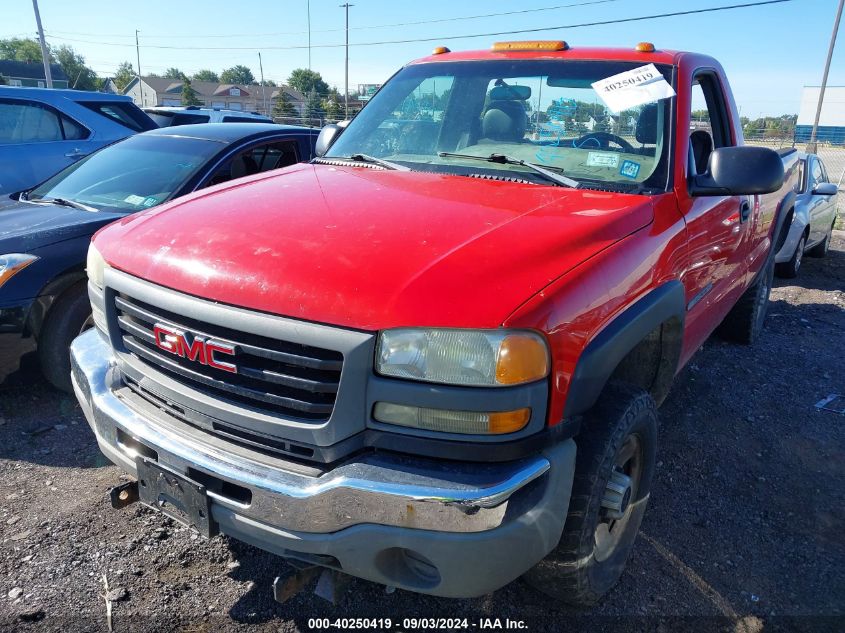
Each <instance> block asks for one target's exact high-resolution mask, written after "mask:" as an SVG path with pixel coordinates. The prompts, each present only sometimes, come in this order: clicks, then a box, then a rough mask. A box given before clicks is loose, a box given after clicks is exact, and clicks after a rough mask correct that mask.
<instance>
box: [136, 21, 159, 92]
mask: <svg viewBox="0 0 845 633" xmlns="http://www.w3.org/2000/svg"><path fill="white" fill-rule="evenodd" d="M135 57H136V58H137V60H138V90H140V91H141V107H142V108H143V107H144V106H145V105H146V104H145V103H144V82H143V81H141V47H140V46H138V29H135ZM154 105H155V104H154Z"/></svg>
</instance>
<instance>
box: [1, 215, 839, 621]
mask: <svg viewBox="0 0 845 633" xmlns="http://www.w3.org/2000/svg"><path fill="white" fill-rule="evenodd" d="M833 248H834V250H833V251H832V252H831V254H830V256H829V258H828V259H825V260H815V259H809V258H808V259H806V260H805V264H804V268H803V269H802V271H801V274H800V276H799V278H798V279H797V280H794V281H790V282H784V281H780V282H779V283H778V284H777V288H776V289H775V290H774V292H773V295H772V304H771V306H770V313H769V319H768V321H767V328H766V332H765V335H764V337H763V339H762V341H761V343H760V344H758V345H757V346H755V347H752V348H745V347H737V346H734V345H730V344H726V343H723V342H721V341H719V340H717V339H712V340H710V341H709V342H708V343H707V344H706V345H705V346H704V348H703V349H702V350H701V351H700V352H699V353H698V354H697V355H696V356H695V357H694V358H693V360H692V363H691V364H690V365H689V366H688V367H687V368H686V369H685V370H684V372H683V373H682V374H681V375H680V376H679V377H678V379H677V382H676V385H675V388H674V390H673V392H672V394H671V396H670V397H669V399H668V400H667V401H666V402H665V404H664V406H663V407H662V409H661V436H660V442H661V444H660V448H659V455H658V459H659V460H660V463H659V464H658V466H659V468H658V472H657V475H656V481H655V483H654V485H653V494H652V499H651V503H650V506H649V510H648V512H647V513H646V518H645V520H644V522H643V527H642V533H641V535H640V538H639V539H638V541H637V542H636V544H635V547H634V551H633V554H632V556H631V560H630V561H629V563H628V567H627V571H626V572H625V574H624V576H623V577H622V580H621V582H620V583H619V584H618V586H617V587H616V588H615V589H614V590H613V591H612V592H611V593H610V594H609V595H608V596H607V597H606V598H605V600H604V601H603V602H602V603H601V604H600V605H599V606H598V607H596V608H594V609H592V610H587V611H576V610H572V609H568V608H565V607H563V606H558V605H554V604H549V602H547V601H546V600H545V599H544V598H543V597H542V596H541V595H539V594H538V593H536V592H535V591H533V590H532V589H531V588H530V587H528V586H527V585H526V584H525V583H523V582H521V581H516V582H514V583H512V584H511V585H509V586H508V587H505V588H504V589H501V590H500V591H497V592H496V593H495V594H492V595H489V596H485V597H483V598H479V599H474V600H462V601H453V600H445V599H436V598H431V597H426V596H419V595H415V594H412V593H407V592H403V591H395V592H394V593H390V594H388V593H387V592H386V591H385V588H384V587H382V586H378V585H375V584H372V583H368V582H365V581H360V580H355V579H353V580H351V582H350V584H349V589H348V591H347V592H346V593H345V594H343V596H342V598H341V600H340V602H339V604H338V605H337V606H332V605H331V604H330V603H328V602H326V601H324V600H322V599H321V598H318V597H316V596H315V595H313V593H312V592H311V591H310V589H309V590H306V591H304V592H303V593H301V594H299V595H298V596H296V597H295V598H293V599H292V600H291V601H289V602H288V603H287V604H285V605H278V604H276V603H275V602H274V601H273V599H272V592H271V583H272V580H273V578H274V577H275V576H278V575H282V576H285V575H289V574H290V573H292V572H291V568H290V567H289V566H288V565H287V564H286V563H284V562H283V561H282V560H281V559H278V558H275V557H273V556H271V555H269V554H264V553H262V552H260V551H258V550H256V549H253V548H251V547H249V546H246V545H243V544H240V543H238V542H235V541H231V540H228V539H226V538H225V537H219V538H215V539H213V540H211V541H206V540H203V539H201V538H198V537H197V536H196V535H195V534H193V533H192V532H191V531H190V530H187V529H185V528H182V527H181V526H178V525H176V524H173V523H171V522H170V521H168V520H167V519H165V518H163V517H161V516H160V515H158V514H157V513H154V512H152V511H150V510H147V509H145V508H143V507H141V506H139V505H138V504H136V505H134V506H131V507H130V508H127V509H124V510H119V511H118V510H112V509H111V508H110V506H109V504H108V500H107V491H108V489H109V488H111V487H112V486H114V485H116V484H118V483H120V482H121V481H122V480H123V477H122V475H121V473H120V472H119V470H118V469H117V468H115V467H114V466H112V465H110V464H108V463H106V461H105V459H104V458H103V457H102V456H101V455H100V453H99V451H98V450H97V448H96V445H95V443H94V439H93V436H92V434H91V432H90V430H89V429H88V426H87V424H86V423H85V421H84V419H83V416H82V414H81V412H80V410H79V407H78V406H77V404H76V402H75V400H74V399H73V398H72V397H69V396H64V395H58V394H57V393H56V392H55V391H53V390H51V389H50V388H49V387H47V386H46V384H45V383H44V382H43V381H42V380H41V379H40V378H39V377H38V373H37V367H35V363H34V361H33V360H32V359H31V358H27V359H26V360H25V362H24V363H23V365H22V368H21V370H20V371H19V372H18V373H17V374H15V375H14V376H12V377H10V378H9V379H8V380H7V381H6V383H5V385H3V386H2V387H0V416H2V418H0V629H3V630H22V631H64V630H74V631H75V630H90V631H105V630H107V624H106V601H105V600H104V598H103V594H104V584H103V578H104V576H105V577H106V578H107V579H108V584H109V588H110V590H111V592H110V597H111V605H112V613H113V623H114V630H115V631H128V630H144V631H171V630H172V631H184V632H186V633H188V632H200V631H218V630H226V631H234V630H246V629H249V630H254V631H299V630H303V631H306V630H314V629H310V628H309V625H308V619H309V618H312V617H332V618H333V617H361V616H368V617H375V616H379V617H389V618H392V619H393V621H394V622H400V623H401V620H402V618H405V617H413V616H434V617H466V618H469V623H470V628H476V629H478V628H483V627H481V626H480V625H483V624H484V621H483V618H492V619H494V618H499V619H501V628H505V626H506V625H505V622H504V619H505V618H510V619H511V620H521V621H523V622H524V626H525V628H526V629H527V630H536V631H544V630H557V629H563V630H587V629H590V630H608V629H613V630H624V631H644V630H655V631H669V630H690V629H695V630H702V629H704V630H713V631H733V632H737V631H739V632H745V633H757V632H758V631H763V630H765V631H777V630H783V631H793V630H807V631H816V630H830V631H842V630H845V541H843V536H842V535H843V532H844V531H845V530H844V529H845V515H843V508H845V487H843V486H842V482H843V476H845V469H843V464H845V417H843V416H841V415H837V414H834V413H826V412H820V411H817V410H816V409H815V408H814V406H813V405H814V404H815V403H816V402H817V401H819V400H820V399H822V398H823V397H825V396H827V395H828V394H831V393H836V392H839V393H845V361H843V358H845V335H843V333H844V332H845V232H841V231H837V235H836V238H835V240H834V244H833ZM494 623H495V622H494ZM473 624H475V625H476V626H473ZM394 630H398V628H397V627H395V626H394Z"/></svg>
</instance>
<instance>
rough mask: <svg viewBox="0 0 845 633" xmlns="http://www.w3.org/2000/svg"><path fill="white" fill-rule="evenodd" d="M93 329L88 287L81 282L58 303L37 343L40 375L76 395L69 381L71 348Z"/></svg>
mask: <svg viewBox="0 0 845 633" xmlns="http://www.w3.org/2000/svg"><path fill="white" fill-rule="evenodd" d="M93 325H94V321H93V318H92V316H91V303H90V302H89V300H88V292H87V287H86V285H85V283H84V282H80V283H78V284H76V285H75V286H73V287H71V288H70V289H69V290H67V291H65V293H64V294H63V295H62V296H61V297H59V298H58V299H57V300H56V303H54V304H53V307H52V308H51V309H50V312H49V313H48V314H47V320H46V322H45V323H44V327H43V329H42V330H41V336H40V337H39V339H38V358H39V360H40V361H41V372H42V373H43V374H44V377H45V378H46V379H47V380H48V381H49V382H50V383H51V384H52V385H53V386H54V387H56V388H57V389H61V390H62V391H67V392H68V393H70V392H72V391H73V385H72V384H71V381H70V344H71V342H72V341H73V339H75V338H76V337H77V336H79V335H80V334H82V332H84V331H85V330H87V329H88V328H90V327H92V326H93Z"/></svg>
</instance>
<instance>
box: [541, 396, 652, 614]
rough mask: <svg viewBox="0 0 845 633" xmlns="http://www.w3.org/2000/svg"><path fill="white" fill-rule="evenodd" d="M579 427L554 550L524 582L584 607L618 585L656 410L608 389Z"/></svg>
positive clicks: (642, 502) (645, 476)
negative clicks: (563, 521) (567, 498)
mask: <svg viewBox="0 0 845 633" xmlns="http://www.w3.org/2000/svg"><path fill="white" fill-rule="evenodd" d="M582 428H583V431H581V433H580V435H579V436H578V438H577V444H578V452H577V455H576V458H575V481H574V482H573V485H572V496H571V498H570V501H569V514H568V516H567V518H566V524H565V525H564V528H563V534H562V536H561V539H560V543H559V544H558V546H557V547H556V548H555V549H554V550H553V551H552V552H551V553H550V554H549V555H548V556H547V557H546V558H545V559H543V560H542V561H540V562H539V563H538V564H537V565H536V566H535V567H534V568H533V569H531V570H529V571H528V573H527V574H526V575H525V579H526V580H527V581H528V583H529V584H531V585H532V586H533V587H534V588H536V589H537V590H539V591H541V592H543V593H545V594H546V595H548V596H550V597H552V598H554V599H555V600H559V601H562V602H565V603H567V604H571V605H575V606H582V607H584V606H590V605H593V604H595V603H596V602H597V601H598V600H599V599H600V598H601V597H602V596H603V595H604V594H605V593H607V592H608V591H609V590H610V589H611V588H612V587H613V585H615V584H616V582H617V581H618V580H619V577H620V576H621V575H622V571H623V569H624V567H625V562H626V561H627V560H628V555H629V554H630V552H631V548H632V546H633V544H634V539H635V538H636V536H637V532H638V531H639V528H640V523H641V522H642V519H643V514H644V513H645V508H646V504H647V503H648V498H649V493H650V491H651V478H652V474H653V473H654V467H655V455H656V450H657V406H656V405H655V403H654V400H652V398H651V396H650V395H649V394H648V393H647V392H645V391H643V390H642V389H639V388H637V387H634V386H632V385H628V384H624V383H611V384H610V385H608V386H607V388H605V390H604V391H603V392H602V395H601V397H600V399H599V402H598V404H596V406H595V407H593V409H592V410H591V411H590V412H589V413H588V414H587V415H586V416H585V419H584V423H583V426H582ZM626 456H627V457H626ZM614 517H618V518H614Z"/></svg>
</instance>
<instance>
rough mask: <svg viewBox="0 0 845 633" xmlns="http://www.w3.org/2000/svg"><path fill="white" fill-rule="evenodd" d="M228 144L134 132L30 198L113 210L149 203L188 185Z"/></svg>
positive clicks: (134, 208)
mask: <svg viewBox="0 0 845 633" xmlns="http://www.w3.org/2000/svg"><path fill="white" fill-rule="evenodd" d="M223 147H224V144H223V143H220V142H217V141H208V140H204V139H195V138H184V137H171V136H144V135H138V136H131V137H129V138H127V139H125V140H123V141H120V142H119V143H115V144H114V145H110V146H109V147H106V148H104V149H102V150H100V151H99V152H96V153H94V154H91V155H90V156H88V157H87V158H84V159H82V160H80V161H79V162H77V163H74V164H73V165H71V166H70V167H68V168H67V169H64V170H63V171H60V172H59V173H58V174H56V175H55V176H53V177H52V178H51V179H50V180H48V181H47V182H45V183H44V184H42V185H39V186H38V187H36V188H35V189H33V190H32V191H31V192H29V196H28V199H29V200H37V199H39V198H64V199H66V200H73V201H75V202H79V203H82V204H86V205H89V206H92V207H96V208H98V209H100V208H104V209H106V208H107V209H108V210H110V211H115V210H116V211H126V212H135V211H140V210H142V209H149V208H151V207H154V206H156V205H158V204H161V203H162V202H164V201H165V200H167V199H169V198H170V197H171V196H172V195H174V194H176V193H178V191H179V190H180V189H181V188H182V187H183V185H185V183H186V182H187V181H188V180H189V179H190V178H191V177H192V176H194V175H195V174H196V173H197V171H198V170H199V169H200V167H202V166H203V165H204V164H205V163H206V162H207V161H208V160H209V159H210V158H211V157H213V156H214V155H215V154H217V153H218V152H219V151H220V150H221V149H223Z"/></svg>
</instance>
